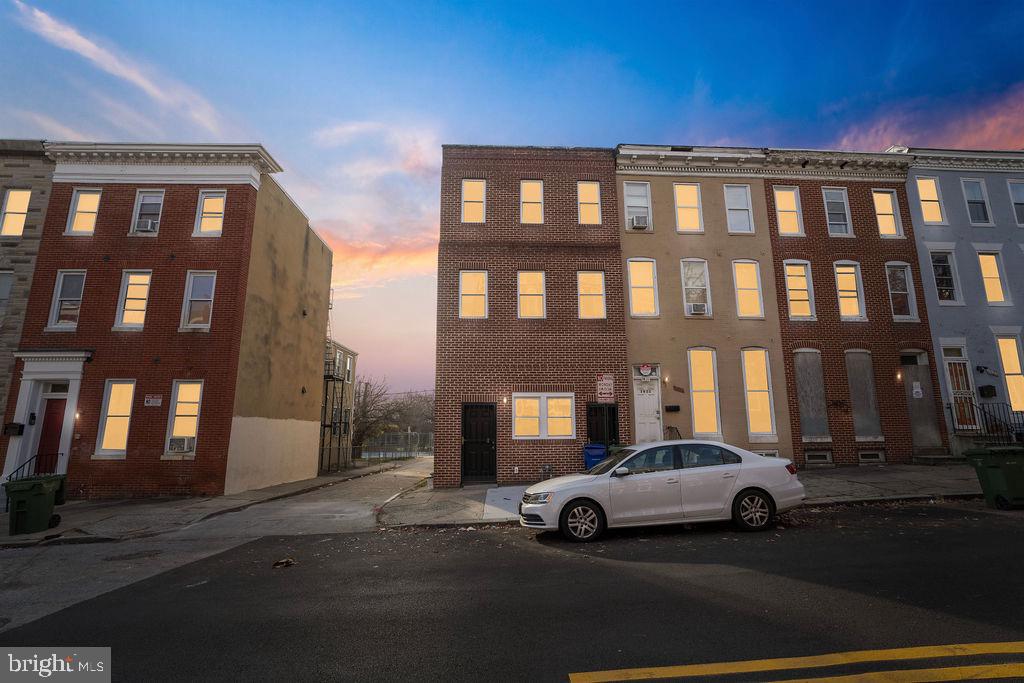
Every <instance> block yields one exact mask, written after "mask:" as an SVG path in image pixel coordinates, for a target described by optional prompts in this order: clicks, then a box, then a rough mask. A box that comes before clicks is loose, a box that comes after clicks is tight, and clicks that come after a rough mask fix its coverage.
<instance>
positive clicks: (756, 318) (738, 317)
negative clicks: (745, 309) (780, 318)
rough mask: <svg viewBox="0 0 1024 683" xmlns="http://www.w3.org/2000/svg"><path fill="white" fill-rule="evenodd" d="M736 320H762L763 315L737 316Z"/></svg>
mask: <svg viewBox="0 0 1024 683" xmlns="http://www.w3.org/2000/svg"><path fill="white" fill-rule="evenodd" d="M736 319H737V320H764V316H763V315H737V316H736Z"/></svg>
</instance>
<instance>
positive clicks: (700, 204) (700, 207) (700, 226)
mask: <svg viewBox="0 0 1024 683" xmlns="http://www.w3.org/2000/svg"><path fill="white" fill-rule="evenodd" d="M680 186H685V187H696V188H697V207H696V208H697V229H696V230H683V229H682V228H681V227H680V225H679V204H678V203H677V200H676V188H677V187H680ZM685 208H687V209H692V208H694V207H692V206H687V207H685ZM672 210H673V212H674V213H675V221H676V232H678V233H679V234H680V235H702V234H704V199H703V197H701V192H700V183H672Z"/></svg>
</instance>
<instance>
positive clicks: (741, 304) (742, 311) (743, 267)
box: [732, 261, 764, 318]
mask: <svg viewBox="0 0 1024 683" xmlns="http://www.w3.org/2000/svg"><path fill="white" fill-rule="evenodd" d="M732 275H733V282H734V283H735V285H736V315H738V316H739V317H741V318H762V317H764V306H763V305H762V302H761V274H760V273H759V272H758V268H757V261H733V262H732Z"/></svg>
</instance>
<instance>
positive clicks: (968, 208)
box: [960, 177, 1016, 228]
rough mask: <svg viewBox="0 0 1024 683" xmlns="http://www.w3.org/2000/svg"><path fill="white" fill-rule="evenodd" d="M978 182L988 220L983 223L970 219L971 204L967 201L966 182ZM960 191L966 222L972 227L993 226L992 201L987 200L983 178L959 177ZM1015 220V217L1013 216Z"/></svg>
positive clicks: (986, 190)
mask: <svg viewBox="0 0 1024 683" xmlns="http://www.w3.org/2000/svg"><path fill="white" fill-rule="evenodd" d="M968 182H972V183H978V184H980V185H981V198H982V200H984V202H985V213H987V214H988V221H986V222H984V223H975V222H974V221H973V220H971V206H970V204H969V203H968V202H967V183H968ZM960 192H961V194H962V195H963V197H964V210H965V211H966V212H967V222H968V223H970V224H971V225H972V226H974V227H982V228H993V227H995V225H996V224H995V221H994V217H993V216H992V202H990V201H989V200H988V186H987V185H986V184H985V179H984V178H963V177H962V178H960ZM1014 220H1016V218H1014Z"/></svg>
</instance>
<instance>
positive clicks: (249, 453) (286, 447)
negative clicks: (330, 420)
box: [224, 416, 320, 496]
mask: <svg viewBox="0 0 1024 683" xmlns="http://www.w3.org/2000/svg"><path fill="white" fill-rule="evenodd" d="M319 444H320V423H319V422H318V421H310V420H268V419H267V418H263V417H237V416H236V417H234V418H233V419H232V420H231V446H230V447H229V448H228V468H227V473H226V475H225V477H224V495H228V496H230V495H231V494H233V493H239V492H241V491H249V490H251V489H259V488H264V487H266V486H273V485H275V484H284V483H287V482H290V481H300V480H302V479H311V478H312V477H315V476H316V475H317V468H318V460H317V450H318V447H319Z"/></svg>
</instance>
